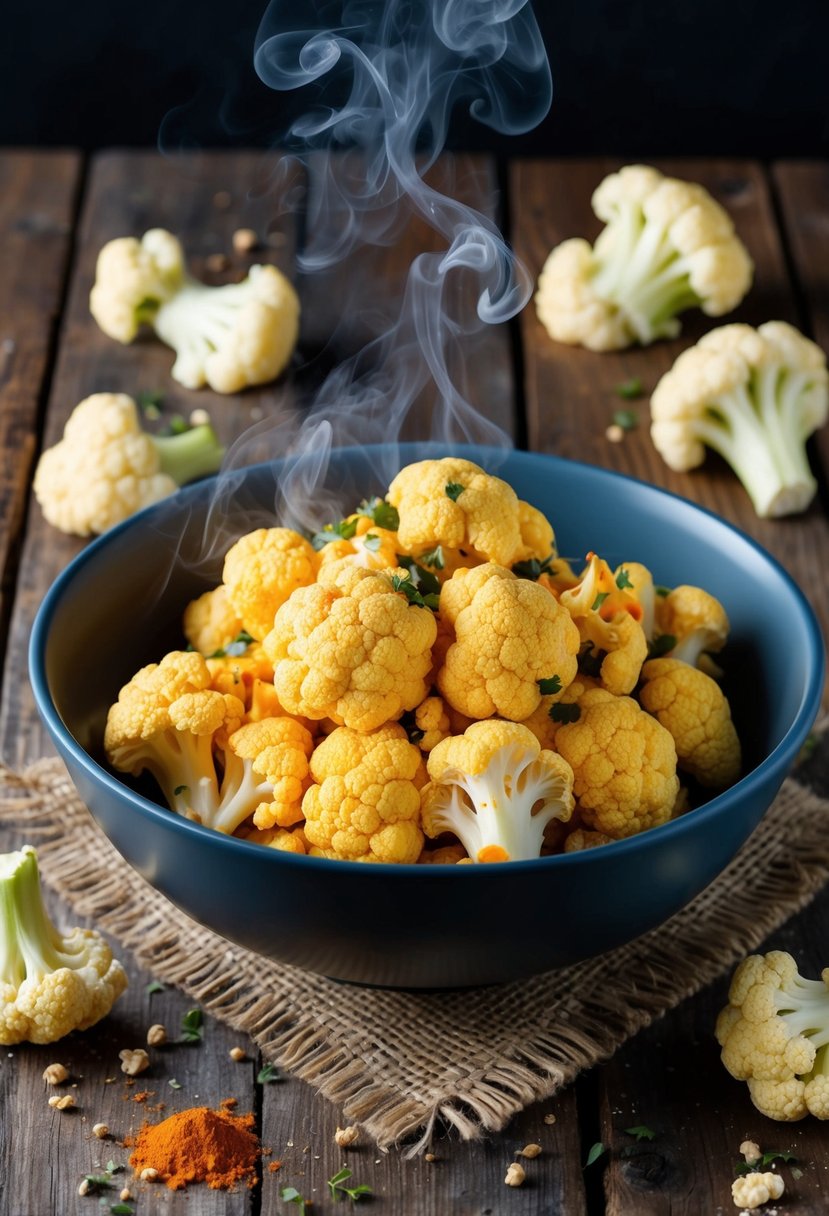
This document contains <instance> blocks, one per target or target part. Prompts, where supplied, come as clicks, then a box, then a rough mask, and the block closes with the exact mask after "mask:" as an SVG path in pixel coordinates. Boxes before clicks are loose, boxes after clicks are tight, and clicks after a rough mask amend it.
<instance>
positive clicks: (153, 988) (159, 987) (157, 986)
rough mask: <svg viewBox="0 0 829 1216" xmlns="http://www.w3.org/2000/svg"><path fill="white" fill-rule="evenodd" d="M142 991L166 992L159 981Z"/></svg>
mask: <svg viewBox="0 0 829 1216" xmlns="http://www.w3.org/2000/svg"><path fill="white" fill-rule="evenodd" d="M181 788H182V787H181V786H179V789H181ZM176 792H178V791H176ZM144 991H145V992H146V993H147V996H155V994H156V993H157V992H166V991H167V989H166V988H165V987H164V985H163V984H162V983H161V981H160V980H150V982H149V984H148V985H147V987H146V988H145V989H144Z"/></svg>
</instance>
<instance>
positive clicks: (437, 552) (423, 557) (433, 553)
mask: <svg viewBox="0 0 829 1216" xmlns="http://www.w3.org/2000/svg"><path fill="white" fill-rule="evenodd" d="M419 560H420V561H421V562H422V563H423V565H424V566H432V568H433V569H435V570H442V569H443V567H444V565H445V564H446V563H445V561H444V557H443V545H435V547H434V549H427V551H426V552H425V553H421V554H420V555H419Z"/></svg>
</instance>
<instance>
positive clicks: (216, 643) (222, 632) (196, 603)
mask: <svg viewBox="0 0 829 1216" xmlns="http://www.w3.org/2000/svg"><path fill="white" fill-rule="evenodd" d="M241 629H242V621H241V618H240V617H239V616H238V615H237V613H236V611H235V609H234V608H233V606H232V605H231V603H230V601H229V600H228V598H227V588H226V587H225V586H223V585H222V586H219V587H214V588H213V590H212V591H205V592H204V594H203V595H200V596H198V597H197V598H196V599H194V600H191V601H190V603H189V604H188V605H187V607H186V608H185V609H184V636H185V637H186V638H187V641H188V642H189V643H190V645H191V646H192V647H193V648H194V650H198V651H199V653H200V654H203V655H205V657H207V656H209V655H212V654H215V653H216V651H217V650H224V648H225V646H227V644H228V643H229V642H232V641H233V639H234V638H235V637H238V635H239V633H240V631H241Z"/></svg>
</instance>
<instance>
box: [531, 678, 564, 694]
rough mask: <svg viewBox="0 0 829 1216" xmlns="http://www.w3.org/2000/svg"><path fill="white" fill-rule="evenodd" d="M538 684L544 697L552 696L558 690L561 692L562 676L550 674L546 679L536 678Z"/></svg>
mask: <svg viewBox="0 0 829 1216" xmlns="http://www.w3.org/2000/svg"><path fill="white" fill-rule="evenodd" d="M536 684H537V685H538V689H539V692H540V693H541V695H542V697H550V696H553V695H554V694H555V693H557V692H561V678H560V677H559V676H549V677H548V678H546V679H544V680H536Z"/></svg>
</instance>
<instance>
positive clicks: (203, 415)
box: [190, 409, 210, 426]
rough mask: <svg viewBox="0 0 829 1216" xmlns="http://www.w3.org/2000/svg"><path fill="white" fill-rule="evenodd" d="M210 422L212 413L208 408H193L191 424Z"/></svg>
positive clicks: (202, 424) (203, 424)
mask: <svg viewBox="0 0 829 1216" xmlns="http://www.w3.org/2000/svg"><path fill="white" fill-rule="evenodd" d="M209 422H210V415H209V414H208V412H207V410H205V409H197V410H191V412H190V425H191V426H205V425H207V423H209Z"/></svg>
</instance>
